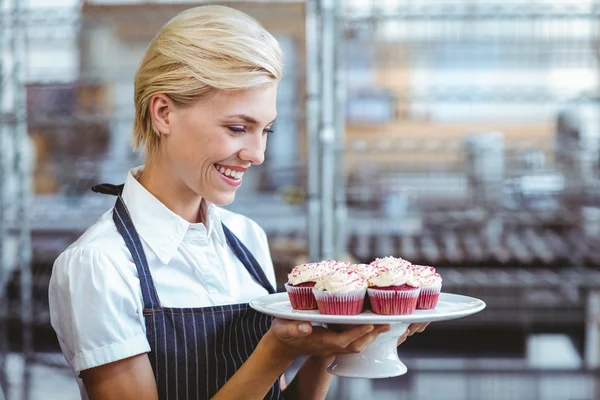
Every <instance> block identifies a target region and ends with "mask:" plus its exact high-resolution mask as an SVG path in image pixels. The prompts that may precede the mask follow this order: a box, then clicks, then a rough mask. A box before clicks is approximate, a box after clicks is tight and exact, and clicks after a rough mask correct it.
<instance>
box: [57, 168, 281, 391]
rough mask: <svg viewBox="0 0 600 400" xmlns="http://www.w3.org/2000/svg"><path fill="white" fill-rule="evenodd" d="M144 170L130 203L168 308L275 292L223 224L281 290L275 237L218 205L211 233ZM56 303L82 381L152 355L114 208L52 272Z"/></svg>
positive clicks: (68, 353) (211, 212) (64, 341)
mask: <svg viewBox="0 0 600 400" xmlns="http://www.w3.org/2000/svg"><path fill="white" fill-rule="evenodd" d="M140 168H142V167H139V168H137V169H134V170H131V171H130V172H129V174H128V175H127V178H126V181H125V186H124V188H123V195H122V197H123V200H124V202H125V205H126V206H127V208H128V209H129V213H130V214H131V218H132V220H133V224H134V226H135V228H136V230H137V231H138V233H139V235H140V237H141V239H142V244H143V246H144V250H145V252H146V257H147V259H148V265H149V267H150V271H151V273H152V278H153V280H154V285H155V287H156V290H157V292H158V296H159V299H160V301H161V304H162V305H163V306H165V307H208V306H214V305H223V304H236V303H247V302H249V301H250V300H252V299H254V298H256V297H258V296H262V295H266V294H268V293H267V291H266V289H264V288H263V287H262V286H261V285H260V284H259V283H257V282H256V281H255V280H254V279H253V278H252V276H251V275H250V273H249V272H248V271H247V270H246V268H245V267H244V265H243V264H242V263H241V262H240V261H239V260H238V259H237V257H236V256H235V254H234V253H233V252H232V251H231V249H230V248H229V246H228V245H227V241H226V239H225V235H224V232H223V229H222V226H221V221H222V222H223V223H224V224H225V225H226V226H227V227H228V228H229V229H230V230H231V231H232V232H233V233H234V234H235V235H236V236H237V237H238V238H239V239H240V240H241V241H242V243H244V244H245V245H246V247H248V249H249V250H250V251H251V252H252V254H253V255H254V257H255V258H256V260H257V261H258V263H259V264H260V266H261V267H262V268H263V270H264V272H265V275H266V276H267V279H269V281H270V282H271V284H272V285H273V287H275V285H276V283H275V272H274V270H273V262H272V261H271V256H270V254H269V248H268V243H267V237H266V235H265V232H264V230H263V229H262V228H261V227H260V226H258V225H257V224H256V223H255V222H254V221H252V220H251V219H249V218H247V217H244V216H242V215H240V214H236V213H233V212H231V211H227V210H225V209H222V208H219V207H216V206H214V205H210V206H209V207H208V219H207V220H208V223H207V226H208V227H206V226H205V225H204V224H202V223H197V224H190V223H189V222H187V221H186V220H184V219H183V218H181V217H180V216H178V215H176V214H175V213H173V212H172V211H171V210H169V209H168V208H167V207H166V206H165V205H164V204H162V203H161V202H160V201H159V200H158V199H156V198H155V197H154V196H153V195H152V194H150V192H148V191H147V190H146V189H145V188H144V187H143V186H142V185H141V184H140V183H139V182H138V181H137V180H136V178H134V176H135V175H137V173H138V172H139V169H140ZM49 300H50V320H51V323H52V327H53V328H54V330H55V331H56V334H57V336H58V340H59V343H60V346H61V349H62V352H63V354H64V356H65V358H66V360H67V362H68V363H69V364H70V365H71V367H72V368H73V371H74V372H75V375H76V376H78V375H79V372H80V371H82V370H84V369H88V368H92V367H96V366H98V365H102V364H107V363H110V362H113V361H117V360H121V359H124V358H127V357H131V356H134V355H137V354H141V353H145V352H148V351H150V345H149V344H148V341H147V340H146V328H145V324H144V316H143V314H142V310H143V303H142V292H141V289H140V283H139V279H138V273H137V270H136V267H135V264H134V263H133V259H132V257H131V255H130V253H129V250H128V249H127V247H126V245H125V242H124V241H123V239H122V238H121V236H120V235H119V233H118V232H117V228H116V226H115V224H114V222H113V219H112V210H110V211H107V212H106V213H105V214H104V215H102V217H100V219H99V220H98V221H97V222H96V223H95V224H94V225H92V226H91V227H90V228H89V229H88V230H87V231H86V232H85V233H84V234H83V235H82V236H81V237H80V238H79V239H78V240H77V241H76V242H75V243H73V244H72V245H71V246H69V247H68V248H67V249H66V250H65V251H64V252H63V253H62V254H60V256H59V257H58V259H57V260H56V262H55V263H54V268H53V270H52V277H51V279H50V287H49ZM78 381H79V380H78ZM79 384H80V387H81V388H82V395H83V396H84V398H85V392H84V390H83V385H82V384H81V382H80V381H79Z"/></svg>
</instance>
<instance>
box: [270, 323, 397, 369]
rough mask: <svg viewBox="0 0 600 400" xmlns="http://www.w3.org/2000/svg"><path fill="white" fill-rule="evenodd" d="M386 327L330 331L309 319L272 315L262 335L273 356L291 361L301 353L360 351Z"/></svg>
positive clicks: (384, 330) (322, 355) (388, 327)
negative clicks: (267, 341) (304, 320)
mask: <svg viewBox="0 0 600 400" xmlns="http://www.w3.org/2000/svg"><path fill="white" fill-rule="evenodd" d="M389 330H390V326H389V325H376V326H374V325H355V326H353V327H351V328H349V329H348V330H344V331H343V332H334V331H331V330H328V329H325V328H322V327H318V326H312V325H311V324H310V323H309V322H303V321H290V320H285V319H280V318H275V319H274V320H273V323H272V325H271V329H270V330H269V332H267V334H266V335H265V337H268V338H269V339H268V340H269V342H270V344H271V346H270V347H271V351H272V356H273V357H275V358H277V359H281V358H284V359H292V360H293V359H295V358H296V357H298V356H301V355H311V356H318V357H330V356H335V355H337V354H350V353H360V352H361V351H362V350H363V349H364V348H365V347H367V346H368V345H369V344H371V343H372V342H373V341H374V340H375V339H376V338H377V336H379V334H380V333H382V332H387V331H389Z"/></svg>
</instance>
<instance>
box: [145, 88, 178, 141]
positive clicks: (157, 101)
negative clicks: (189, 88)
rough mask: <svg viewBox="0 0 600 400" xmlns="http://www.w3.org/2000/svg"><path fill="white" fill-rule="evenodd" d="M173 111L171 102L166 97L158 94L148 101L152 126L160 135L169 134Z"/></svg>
mask: <svg viewBox="0 0 600 400" xmlns="http://www.w3.org/2000/svg"><path fill="white" fill-rule="evenodd" d="M173 110H174V106H173V102H172V101H171V99H169V97H168V96H166V95H164V94H162V93H159V94H155V95H154V96H152V98H151V99H150V115H151V116H152V122H153V123H154V126H155V127H156V129H157V130H158V132H160V134H161V135H167V136H168V135H169V134H170V133H171V122H172V121H171V120H172V113H173Z"/></svg>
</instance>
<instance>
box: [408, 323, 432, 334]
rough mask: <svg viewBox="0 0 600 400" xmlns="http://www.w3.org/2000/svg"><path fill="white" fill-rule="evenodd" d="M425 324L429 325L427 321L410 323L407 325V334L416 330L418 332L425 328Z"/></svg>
mask: <svg viewBox="0 0 600 400" xmlns="http://www.w3.org/2000/svg"><path fill="white" fill-rule="evenodd" d="M427 325H429V322H426V323H415V324H410V326H409V327H408V330H409V333H408V336H412V335H414V334H415V333H417V332H418V333H421V332H423V331H424V330H425V328H427Z"/></svg>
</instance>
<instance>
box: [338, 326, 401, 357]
mask: <svg viewBox="0 0 600 400" xmlns="http://www.w3.org/2000/svg"><path fill="white" fill-rule="evenodd" d="M390 329H391V327H390V326H389V325H376V326H375V327H374V329H373V331H371V332H370V333H367V334H366V335H364V336H363V337H361V338H359V339H357V340H355V341H354V342H352V343H350V344H349V345H348V347H346V349H345V353H360V352H361V351H363V350H364V349H365V348H366V347H367V346H368V345H370V344H371V343H373V342H374V341H375V339H377V337H378V336H379V335H380V334H381V333H383V332H387V331H389V330H390Z"/></svg>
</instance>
